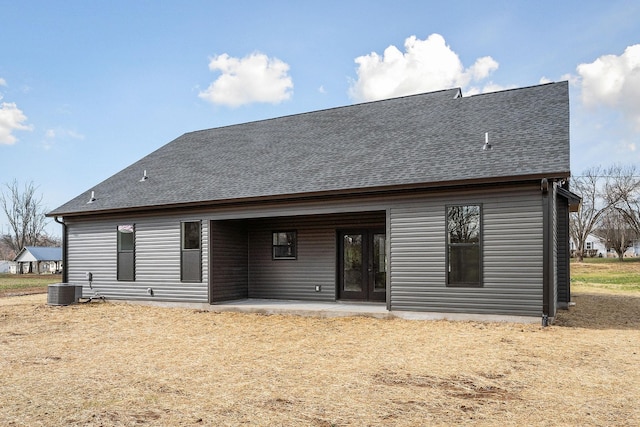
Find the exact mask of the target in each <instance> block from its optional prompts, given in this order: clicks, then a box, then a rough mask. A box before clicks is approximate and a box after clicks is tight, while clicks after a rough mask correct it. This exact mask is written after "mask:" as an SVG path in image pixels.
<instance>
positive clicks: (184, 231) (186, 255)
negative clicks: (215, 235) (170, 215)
mask: <svg viewBox="0 0 640 427" xmlns="http://www.w3.org/2000/svg"><path fill="white" fill-rule="evenodd" d="M201 228H202V227H201V224H200V221H189V222H183V223H182V225H181V232H180V233H181V239H180V240H181V242H182V243H181V244H180V280H181V281H183V282H201V281H202V251H201V247H202V245H201V242H202V234H201Z"/></svg>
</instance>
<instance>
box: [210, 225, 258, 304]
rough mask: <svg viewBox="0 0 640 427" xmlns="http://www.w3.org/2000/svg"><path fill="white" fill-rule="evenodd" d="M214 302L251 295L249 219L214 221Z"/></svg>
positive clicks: (212, 281) (212, 239)
mask: <svg viewBox="0 0 640 427" xmlns="http://www.w3.org/2000/svg"><path fill="white" fill-rule="evenodd" d="M211 242H212V243H211V258H212V259H211V302H212V303H213V302H221V301H229V300H234V299H242V298H247V297H248V296H249V292H248V286H249V271H248V269H249V266H248V237H247V226H246V222H245V221H212V222H211Z"/></svg>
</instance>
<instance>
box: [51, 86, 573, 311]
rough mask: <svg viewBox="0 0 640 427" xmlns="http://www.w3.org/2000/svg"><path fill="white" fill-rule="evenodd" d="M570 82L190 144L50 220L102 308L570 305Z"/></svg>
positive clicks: (70, 266)
mask: <svg viewBox="0 0 640 427" xmlns="http://www.w3.org/2000/svg"><path fill="white" fill-rule="evenodd" d="M569 175H570V173H569V107H568V87H567V84H566V82H563V83H553V84H547V85H540V86H534V87H529V88H523V89H516V90H510V91H503V92H495V93H490V94H484V95H476V96H471V97H462V96H461V93H460V90H459V89H451V90H444V91H439V92H432V93H427V94H422V95H414V96H408V97H403V98H396V99H390V100H385V101H378V102H372V103H365V104H358V105H353V106H348V107H342V108H335V109H330V110H323V111H317V112H312V113H306V114H299V115H294V116H288V117H282V118H276V119H271V120H264V121H259V122H253V123H246V124H241V125H235V126H228V127H223V128H217V129H210V130H204V131H199V132H192V133H188V134H185V135H183V136H182V137H180V138H178V139H176V140H174V141H173V142H171V143H169V144H167V145H165V146H163V147H161V148H160V149H158V150H157V151H155V152H154V153H151V154H150V155H148V156H147V157H145V158H143V159H141V160H140V161H138V162H137V163H135V164H133V165H132V166H130V167H128V168H126V169H124V170H123V171H121V172H119V173H117V174H116V175H114V176H112V177H111V178H109V179H107V180H106V181H104V182H102V183H101V184H98V185H96V186H95V187H93V188H91V189H90V190H88V191H87V192H85V193H84V194H82V195H80V196H78V197H77V198H75V199H73V200H71V201H70V202H68V203H67V204H65V205H63V206H61V207H59V208H58V209H56V210H54V211H52V212H51V213H49V215H50V216H54V217H57V220H58V221H59V222H61V223H63V224H64V245H63V246H64V257H65V260H64V262H65V266H66V267H67V269H66V271H65V276H66V277H65V279H64V280H65V281H68V282H71V283H76V284H83V286H84V290H83V291H84V293H85V295H91V294H92V293H93V292H99V294H100V295H102V296H104V297H106V298H108V299H122V300H152V301H175V302H185V303H187V302H189V303H191V302H199V303H211V304H217V303H222V302H225V301H230V300H237V299H244V298H272V299H284V300H297V301H327V302H329V301H331V302H333V301H369V302H379V303H380V304H385V305H386V308H387V309H388V310H390V311H426V312H440V313H476V314H494V315H495V314H498V315H500V314H504V315H519V316H548V317H553V316H554V315H555V312H556V309H557V307H558V306H561V305H563V304H566V303H568V301H569V298H570V290H569V276H568V269H569V263H568V258H569V240H568V212H569V210H570V209H572V208H575V207H576V205H577V203H578V201H579V200H578V199H577V198H576V196H575V195H573V194H572V193H570V192H569V191H568V178H569Z"/></svg>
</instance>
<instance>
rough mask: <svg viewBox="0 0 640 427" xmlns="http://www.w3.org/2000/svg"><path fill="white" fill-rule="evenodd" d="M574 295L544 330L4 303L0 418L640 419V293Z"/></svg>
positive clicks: (119, 421)
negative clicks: (570, 302) (567, 308)
mask: <svg viewBox="0 0 640 427" xmlns="http://www.w3.org/2000/svg"><path fill="white" fill-rule="evenodd" d="M574 300H575V302H576V306H575V307H572V308H571V309H570V310H569V311H568V312H567V311H565V312H562V313H561V314H560V316H559V318H558V320H557V322H556V323H555V324H554V325H552V326H550V327H547V328H542V327H541V326H538V325H522V324H515V323H478V322H447V321H410V320H398V319H396V320H376V319H371V318H364V317H351V318H331V319H327V318H304V317H295V316H282V315H274V316H264V315H253V314H235V313H225V314H218V313H213V312H203V311H196V310H188V309H167V308H156V307H145V306H137V305H127V304H112V303H100V302H97V303H91V304H82V305H74V306H68V307H57V306H48V305H46V294H40V295H30V296H22V297H11V298H0V372H1V373H2V375H0V425H3V426H58V425H65V426H66V425H71V426H74V425H75V426H134V425H136V426H137V425H152V426H155V425H162V426H167V425H190V426H197V425H207V426H218V425H232V426H234V425H268V426H273V425H284V426H289V425H291V426H294V425H295V426H298V425H309V426H332V425H335V426H378V425H385V426H423V425H442V426H451V425H491V426H495V425H500V426H523V425H529V426H531V425H536V426H578V425H579V426H588V425H599V426H605V425H606V426H613V425H615V426H638V425H640V405H638V401H637V399H638V394H639V390H640V369H639V368H638V367H639V366H640V297H639V296H633V295H620V294H616V295H613V294H601V293H600V294H598V293H594V294H587V293H581V294H576V295H575V297H574Z"/></svg>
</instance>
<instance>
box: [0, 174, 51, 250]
mask: <svg viewBox="0 0 640 427" xmlns="http://www.w3.org/2000/svg"><path fill="white" fill-rule="evenodd" d="M4 186H5V189H3V190H4V191H0V204H2V209H3V210H4V213H5V215H6V216H7V219H8V221H9V232H8V233H7V234H5V235H4V236H2V240H3V242H5V243H6V244H7V245H8V246H9V247H10V248H11V249H12V250H13V251H14V252H15V253H16V254H17V253H18V252H20V250H21V249H22V248H23V247H25V246H33V245H37V244H38V241H39V240H40V239H41V238H42V237H43V236H44V235H45V233H44V228H45V226H46V225H47V221H46V217H45V215H44V214H45V211H46V209H45V208H44V207H43V206H42V196H41V195H40V196H38V195H37V194H36V190H37V187H36V186H35V185H34V184H33V182H29V183H28V184H25V185H24V187H23V188H20V185H19V184H18V181H17V180H13V182H12V183H11V184H4Z"/></svg>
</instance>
